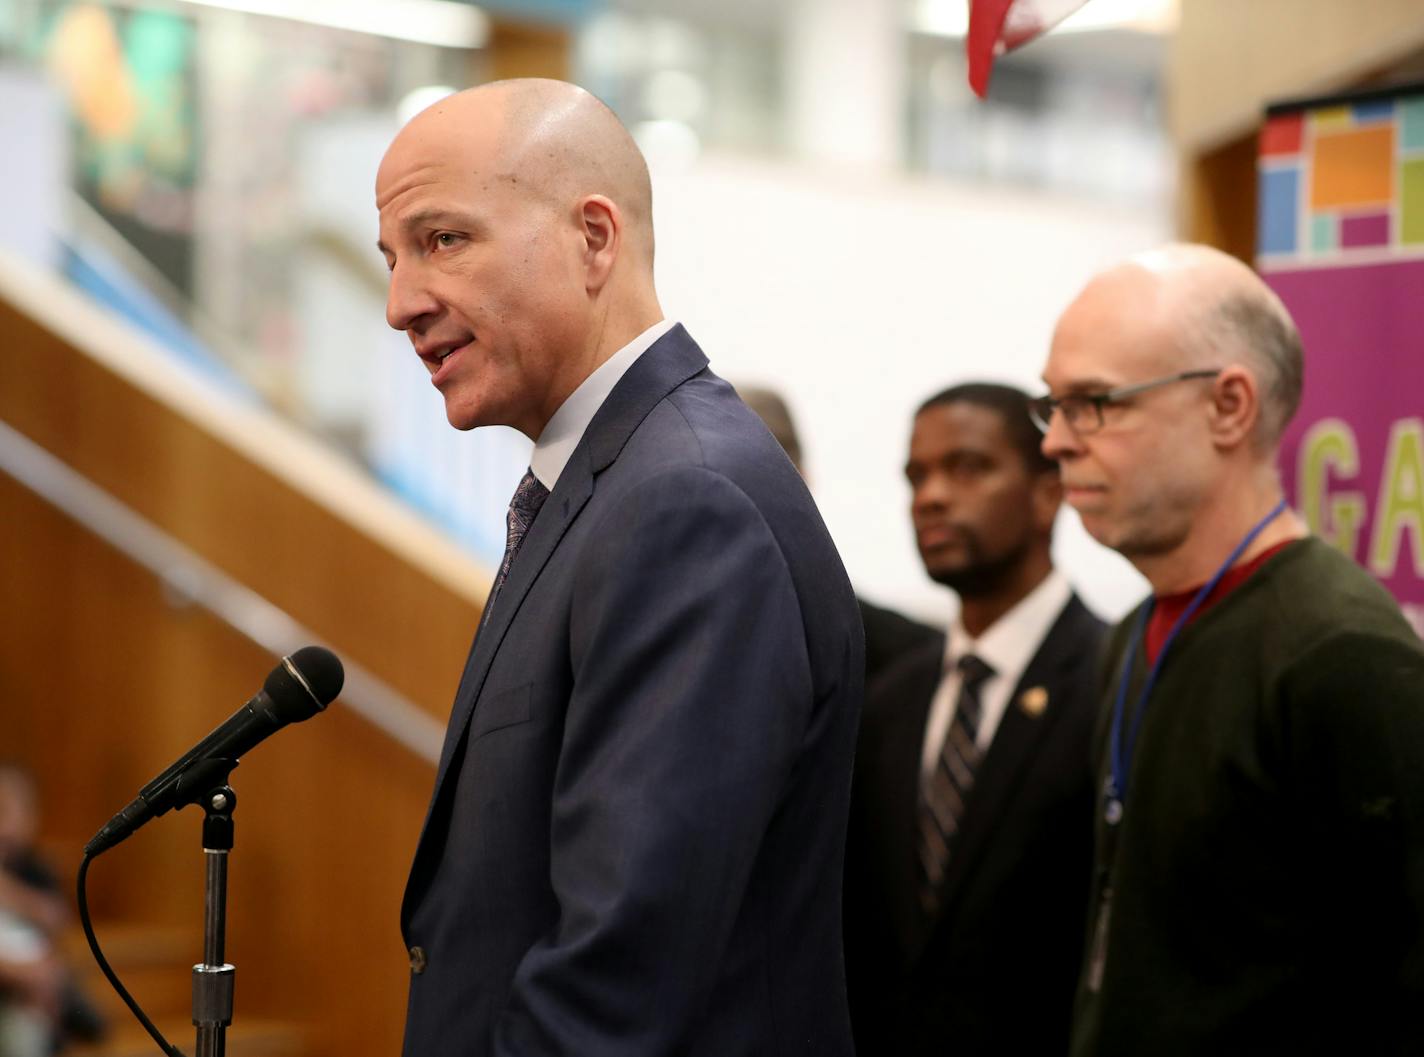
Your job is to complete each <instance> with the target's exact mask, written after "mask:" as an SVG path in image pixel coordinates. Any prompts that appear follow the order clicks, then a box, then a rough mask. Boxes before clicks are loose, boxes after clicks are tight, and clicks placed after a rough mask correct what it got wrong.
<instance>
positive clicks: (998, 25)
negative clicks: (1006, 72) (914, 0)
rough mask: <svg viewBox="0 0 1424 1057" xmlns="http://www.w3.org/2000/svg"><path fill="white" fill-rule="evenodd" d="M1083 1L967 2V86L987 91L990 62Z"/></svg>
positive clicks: (981, 94)
mask: <svg viewBox="0 0 1424 1057" xmlns="http://www.w3.org/2000/svg"><path fill="white" fill-rule="evenodd" d="M1085 3H1087V0H969V36H968V37H967V38H966V39H965V44H964V48H965V51H966V52H967V53H968V55H969V87H970V88H973V89H974V94H975V95H977V96H978V97H979V98H980V99H983V98H984V95H985V93H986V92H988V91H989V75H990V74H991V73H992V72H993V70H994V60H995V59H997V58H998V57H999V56H1000V55H1003V54H1004V53H1006V52H1010V51H1013V50H1014V49H1015V48H1018V47H1022V46H1023V45H1025V44H1027V43H1028V42H1029V41H1031V40H1033V39H1034V38H1035V37H1038V36H1040V35H1041V34H1043V33H1046V32H1047V31H1048V30H1050V29H1052V28H1053V27H1054V26H1056V25H1058V23H1060V22H1062V21H1063V20H1064V19H1065V18H1067V17H1068V16H1069V15H1071V14H1072V13H1073V12H1074V11H1076V10H1078V8H1080V7H1082V6H1083V5H1084V4H1085Z"/></svg>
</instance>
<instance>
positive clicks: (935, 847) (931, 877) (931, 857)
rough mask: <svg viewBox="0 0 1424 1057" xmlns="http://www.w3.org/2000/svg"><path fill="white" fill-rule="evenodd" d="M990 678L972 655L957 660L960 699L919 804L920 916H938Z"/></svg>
mask: <svg viewBox="0 0 1424 1057" xmlns="http://www.w3.org/2000/svg"><path fill="white" fill-rule="evenodd" d="M993 674H994V669H992V668H990V667H989V666H988V665H987V664H985V663H984V662H983V661H982V660H980V659H979V658H978V657H975V656H974V655H973V654H965V655H964V656H963V657H961V658H960V659H959V679H960V682H959V698H958V700H957V701H956V702H955V705H954V718H953V719H952V720H951V721H950V724H949V733H948V734H947V735H946V736H945V739H944V745H943V746H941V748H940V752H939V759H938V760H936V761H935V769H934V773H933V774H932V775H931V776H930V778H929V781H928V782H927V783H926V784H925V787H924V790H923V796H922V799H921V803H920V834H919V836H920V842H919V843H920V846H919V853H920V905H921V906H922V907H923V908H924V911H925V914H926V915H927V916H929V917H934V916H935V915H936V914H938V912H939V901H940V895H941V888H942V887H943V884H944V874H945V868H946V866H947V865H948V864H949V853H950V849H951V848H952V847H953V846H954V838H955V836H956V835H957V834H958V833H959V828H960V826H961V825H962V824H963V822H964V811H965V805H966V804H968V802H969V791H970V790H971V789H972V788H973V787H974V769H975V768H976V767H977V766H978V765H979V758H980V752H979V749H978V748H977V747H976V746H975V744H974V739H975V737H976V735H977V734H978V733H979V720H980V715H981V712H982V710H983V706H982V703H981V701H980V699H979V689H980V687H982V686H983V685H984V681H985V680H986V679H988V678H989V677H990V676H992V675H993Z"/></svg>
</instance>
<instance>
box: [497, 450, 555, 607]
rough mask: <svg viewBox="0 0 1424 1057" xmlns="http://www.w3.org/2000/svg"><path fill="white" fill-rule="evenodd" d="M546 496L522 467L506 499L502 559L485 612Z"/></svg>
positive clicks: (546, 493)
mask: <svg viewBox="0 0 1424 1057" xmlns="http://www.w3.org/2000/svg"><path fill="white" fill-rule="evenodd" d="M548 498H549V490H548V489H547V488H545V487H544V486H543V484H541V483H540V481H539V478H537V477H535V476H534V471H533V470H525V471H524V476H523V477H522V478H520V480H519V487H518V488H516V489H515V490H514V498H513V499H511V500H510V501H509V517H508V518H507V519H506V520H505V525H506V533H505V539H504V560H503V561H501V562H500V563H499V573H498V575H496V576H495V578H494V586H493V587H491V588H490V596H489V602H488V603H487V604H486V605H485V612H486V614H488V613H489V611H490V610H491V609H493V608H494V600H495V599H496V598H498V597H499V589H500V588H501V587H503V586H504V581H505V580H507V579H509V567H510V566H511V565H513V564H514V556H515V555H516V554H518V553H519V546H520V544H522V543H523V542H524V537H525V536H526V535H528V533H529V526H530V525H532V524H534V518H535V517H536V516H537V515H538V513H539V508H540V507H542V506H543V505H544V500H546V499H548Z"/></svg>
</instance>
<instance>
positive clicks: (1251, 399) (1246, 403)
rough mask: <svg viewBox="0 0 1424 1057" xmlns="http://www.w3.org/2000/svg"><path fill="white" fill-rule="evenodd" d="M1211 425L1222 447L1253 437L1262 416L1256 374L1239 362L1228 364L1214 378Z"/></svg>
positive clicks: (1235, 445) (1215, 437)
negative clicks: (1228, 365)
mask: <svg viewBox="0 0 1424 1057" xmlns="http://www.w3.org/2000/svg"><path fill="white" fill-rule="evenodd" d="M1209 416H1210V417H1209V422H1208V428H1209V429H1210V431H1211V438H1212V441H1213V442H1214V443H1215V444H1216V446H1217V447H1219V448H1235V447H1237V446H1238V445H1240V444H1241V443H1243V442H1244V441H1247V440H1249V439H1250V438H1251V436H1252V434H1253V433H1254V432H1255V430H1256V423H1257V422H1258V421H1259V420H1260V417H1261V392H1260V388H1259V387H1258V385H1257V383H1256V376H1255V375H1254V374H1252V373H1251V372H1250V371H1249V370H1247V369H1246V368H1245V367H1242V366H1241V365H1240V364H1232V365H1231V366H1230V367H1227V368H1226V369H1225V370H1223V371H1222V372H1221V373H1220V374H1219V375H1217V376H1216V380H1215V381H1214V382H1212V386H1211V408H1210V411H1209Z"/></svg>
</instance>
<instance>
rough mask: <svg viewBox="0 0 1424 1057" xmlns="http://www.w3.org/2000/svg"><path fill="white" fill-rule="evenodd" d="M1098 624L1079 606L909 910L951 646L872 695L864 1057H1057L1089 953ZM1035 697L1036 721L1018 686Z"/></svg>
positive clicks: (1040, 658) (862, 754)
mask: <svg viewBox="0 0 1424 1057" xmlns="http://www.w3.org/2000/svg"><path fill="white" fill-rule="evenodd" d="M1104 630H1105V629H1104V626H1103V624H1102V623H1101V622H1100V621H1099V620H1098V619H1097V618H1096V617H1094V616H1093V615H1092V614H1091V613H1089V612H1088V610H1087V609H1086V608H1084V606H1083V604H1082V603H1081V602H1079V601H1078V599H1077V598H1076V597H1074V598H1072V599H1071V600H1070V601H1069V603H1068V605H1067V606H1066V607H1064V610H1063V612H1062V613H1061V614H1060V615H1059V617H1058V619H1057V621H1056V622H1055V623H1054V625H1053V627H1052V628H1051V629H1050V631H1049V633H1048V636H1047V637H1046V638H1045V639H1044V641H1043V644H1042V645H1041V646H1040V647H1039V650H1038V652H1037V653H1036V654H1035V655H1034V657H1033V659H1032V660H1031V661H1030V662H1029V665H1028V668H1027V669H1026V670H1025V672H1024V675H1023V678H1022V679H1021V680H1020V682H1019V685H1018V686H1017V687H1016V688H1015V689H1014V692H1013V696H1012V697H1011V698H1010V699H1009V705H1008V708H1007V710H1006V711H1005V712H1004V716H1003V719H1002V720H1000V723H999V727H998V730H997V731H996V732H995V735H994V740H993V741H992V742H991V743H990V746H989V751H988V752H987V753H986V755H985V757H984V759H983V761H982V762H981V763H980V766H979V769H978V771H977V772H976V775H975V784H974V790H973V792H972V794H971V798H970V801H969V804H968V805H967V809H966V816H965V819H964V824H963V828H962V829H961V831H960V834H959V836H958V838H957V839H956V843H955V846H954V850H953V853H952V855H951V858H950V863H949V868H948V872H947V875H946V877H945V882H944V897H943V909H942V912H941V914H940V916H939V918H938V919H937V920H935V921H929V920H926V918H925V915H924V913H923V912H922V910H921V909H920V903H919V899H918V894H917V893H918V883H919V882H918V876H919V875H918V872H917V871H918V865H917V858H916V855H917V853H916V832H917V831H916V825H917V818H918V810H919V808H918V804H919V774H920V756H921V751H922V746H923V743H924V735H925V724H926V723H927V721H928V716H929V707H930V701H931V699H932V698H933V696H934V692H935V688H936V687H937V686H938V685H939V681H940V676H941V673H942V670H943V665H944V640H943V639H940V640H939V642H937V643H934V644H932V645H930V646H929V647H926V648H922V649H920V650H919V651H918V652H916V653H914V654H911V655H908V656H906V657H905V658H903V659H902V661H901V662H900V663H899V664H898V665H896V666H895V667H894V668H893V669H891V670H890V671H888V672H886V674H885V675H884V677H883V678H882V679H881V680H880V681H879V682H877V684H876V685H875V686H874V687H872V688H871V690H870V692H869V694H868V695H867V703H866V713H865V718H864V721H863V724H862V732H861V741H860V747H859V750H858V754H857V757H856V765H855V794H854V799H853V804H852V811H851V833H850V847H849V849H848V852H847V871H846V958H847V969H848V972H849V974H850V998H851V1014H852V1019H853V1021H854V1024H855V1036H856V1046H857V1050H858V1052H859V1053H860V1055H861V1057H881V1055H887V1057H919V1055H929V1054H935V1055H939V1054H947V1053H951V1052H952V1053H954V1054H955V1055H956V1057H975V1055H979V1054H994V1055H995V1057H1002V1055H1005V1054H1015V1055H1018V1054H1025V1055H1039V1054H1054V1055H1056V1054H1064V1053H1066V1052H1067V1048H1068V1027H1069V1018H1070V1014H1071V1010H1072V1001H1073V993H1074V985H1075V983H1076V980H1077V974H1078V967H1079V961H1080V958H1079V956H1080V953H1081V950H1082V942H1083V929H1084V919H1085V917H1086V910H1087V907H1086V903H1087V897H1088V886H1089V874H1090V872H1091V868H1092V840H1093V810H1094V803H1095V796H1094V789H1093V773H1092V768H1091V761H1090V746H1091V742H1092V734H1093V726H1094V719H1095V715H1096V711H1097V694H1096V691H1097V686H1098V684H1097V682H1096V664H1097V658H1098V654H1099V650H1100V649H1101V645H1102V639H1103V633H1104ZM1031 688H1042V689H1043V690H1044V691H1046V692H1047V705H1046V707H1045V708H1044V709H1043V711H1042V712H1041V713H1040V714H1039V715H1037V716H1034V715H1032V714H1031V713H1030V710H1028V709H1025V708H1024V707H1022V705H1021V704H1020V702H1021V701H1022V700H1023V699H1024V698H1023V695H1024V693H1025V691H1028V690H1030V689H1031Z"/></svg>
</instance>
